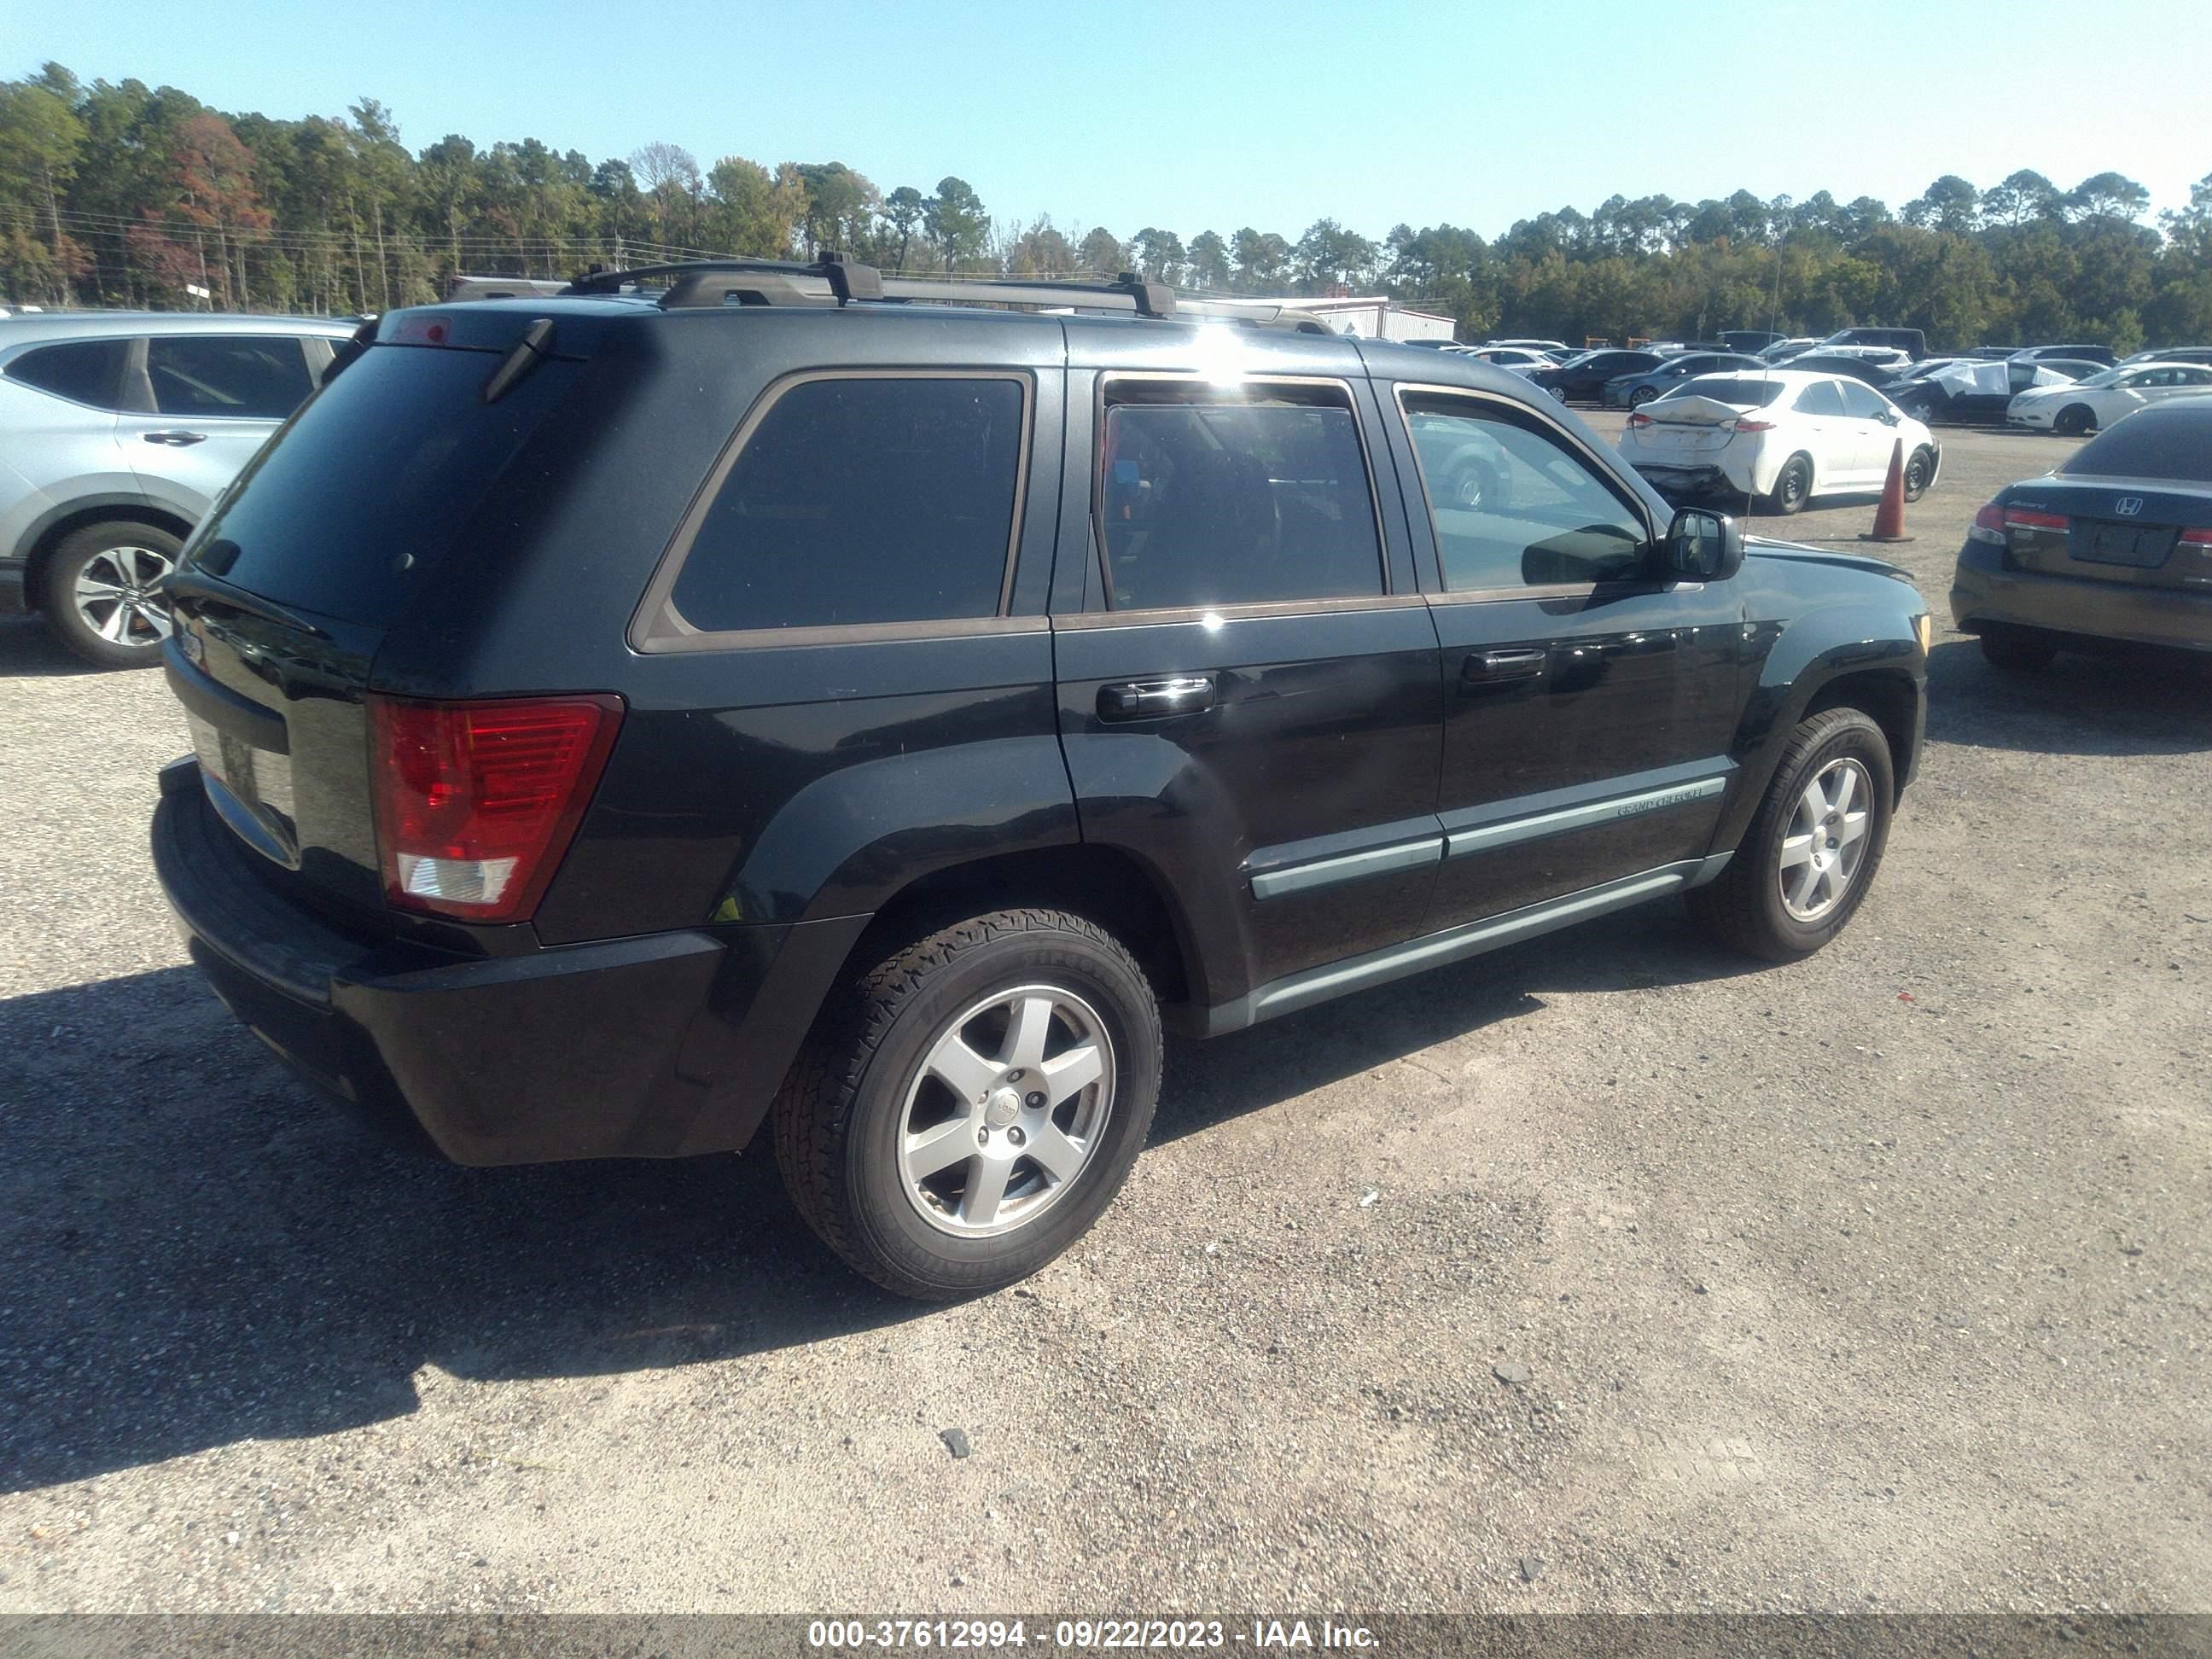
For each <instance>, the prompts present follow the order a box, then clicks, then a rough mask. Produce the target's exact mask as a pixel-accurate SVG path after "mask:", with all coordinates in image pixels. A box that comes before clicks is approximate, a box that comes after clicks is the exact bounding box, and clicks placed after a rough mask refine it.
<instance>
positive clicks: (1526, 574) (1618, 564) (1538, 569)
mask: <svg viewBox="0 0 2212 1659" xmlns="http://www.w3.org/2000/svg"><path fill="white" fill-rule="evenodd" d="M1405 409H1406V420H1407V428H1408V429H1409V430H1410V431H1411V433H1412V435H1413V450H1414V453H1415V455H1416V456H1417V457H1418V459H1419V462H1420V470H1421V484H1422V488H1423V489H1425V491H1426V492H1427V495H1428V500H1429V514H1430V520H1431V523H1432V524H1433V525H1434V526H1435V528H1436V536H1437V553H1438V555H1439V556H1440V557H1441V558H1442V559H1443V578H1444V586H1445V587H1446V588H1448V589H1449V590H1451V591H1453V592H1474V591H1478V590H1491V589H1498V588H1513V587H1550V586H1563V585H1578V584H1582V583H1595V582H1604V581H1624V580H1631V579H1632V578H1634V577H1636V576H1638V574H1642V572H1643V570H1644V562H1645V560H1644V543H1645V537H1646V533H1647V532H1646V531H1645V529H1644V520H1643V517H1642V515H1641V514H1639V513H1638V512H1637V511H1636V510H1635V509H1634V508H1633V507H1631V506H1630V505H1629V504H1628V502H1627V501H1625V500H1623V499H1622V497H1621V496H1620V495H1619V494H1617V493H1616V492H1615V491H1614V490H1613V488H1612V487H1611V486H1610V485H1609V484H1607V483H1606V482H1605V481H1604V480H1603V479H1602V478H1601V477H1599V476H1598V474H1597V473H1596V471H1595V470H1593V469H1592V467H1591V465H1590V464H1589V462H1588V461H1587V460H1585V459H1583V457H1581V456H1579V455H1577V454H1576V453H1574V452H1573V451H1572V450H1571V449H1569V448H1567V447H1565V445H1563V444H1561V443H1559V441H1557V440H1555V439H1553V437H1551V436H1550V435H1548V434H1547V433H1546V432H1545V431H1544V430H1543V428H1541V426H1540V425H1539V424H1538V423H1537V422H1536V421H1535V419H1534V416H1527V415H1523V414H1522V413H1521V412H1520V411H1518V410H1508V409H1504V408H1502V407H1499V406H1496V405H1492V404H1476V403H1470V402H1468V401H1467V400H1464V399H1461V398H1450V397H1445V396H1443V395H1440V394H1435V393H1428V392H1419V393H1410V394H1408V395H1407V398H1406V399H1405Z"/></svg>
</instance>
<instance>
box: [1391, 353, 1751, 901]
mask: <svg viewBox="0 0 2212 1659" xmlns="http://www.w3.org/2000/svg"><path fill="white" fill-rule="evenodd" d="M1399 398H1400V403H1401V407H1402V408H1403V410H1404V412H1405V418H1406V423H1407V433H1408V435H1409V436H1410V439H1411V442H1412V447H1413V453H1414V456H1415V457H1416V459H1417V463H1418V472H1419V477H1420V480H1421V483H1422V486H1423V490H1422V493H1423V494H1424V495H1425V498H1426V500H1427V502H1428V504H1429V514H1428V518H1429V525H1428V526H1427V527H1428V528H1430V529H1431V530H1432V532H1433V535H1434V542H1435V549H1436V552H1437V556H1438V574H1439V576H1440V585H1441V590H1442V591H1440V592H1437V594H1436V595H1435V597H1434V599H1433V602H1432V608H1433V611H1434V614H1435V617H1436V619H1437V635H1438V638H1439V640H1440V641H1441V643H1442V646H1443V674H1444V700H1445V701H1444V745H1443V784H1442V787H1441V792H1440V805H1439V816H1440V817H1441V819H1442V822H1443V827H1444V832H1445V838H1446V852H1447V855H1446V858H1445V860H1444V862H1443V866H1441V869H1440V871H1439V873H1438V877H1437V896H1436V903H1435V906H1434V908H1433V909H1432V911H1431V916H1430V919H1429V921H1428V922H1427V924H1426V927H1425V931H1431V932H1433V931H1437V930H1439V929H1442V928H1445V927H1453V926H1455V925H1457V924H1459V923H1462V922H1466V921H1475V920H1479V919H1480V918H1484V917H1488V916H1494V915H1501V914H1503V913H1504V912H1506V911H1510V910H1515V909H1518V908H1521V907H1522V906H1524V905H1528V904H1534V903H1538V902H1543V901H1545V900H1548V899H1555V898H1559V897H1562V896H1565V895H1567V894H1571V893H1576V892H1579V891H1582V890H1585V889H1588V888H1592V887H1595V886H1599V885H1601V884H1605V883H1607V882H1611V881H1614V880H1616V879H1619V878H1625V877H1628V876H1632V875H1638V874H1641V873H1643V872H1649V871H1652V870H1656V869H1657V868H1659V867H1661V866H1668V865H1674V864H1679V863H1681V862H1684V861H1686V860H1692V859H1697V858H1700V857H1702V856H1703V855H1704V854H1705V852H1706V851H1707V850H1708V848H1709V846H1710V844H1711V839H1712V835H1713V830H1714V828H1715V826H1716V824H1717V822H1718V819H1719V816H1720V809H1721V804H1722V799H1723V795H1724V794H1725V792H1726V791H1727V789H1728V787H1729V781H1730V779H1731V776H1732V775H1733V773H1734V771H1735V766H1734V763H1733V762H1732V761H1731V760H1730V759H1729V749H1730V747H1731V744H1732V742H1733V738H1734V734H1735V724H1736V719H1737V712H1738V708H1739V703H1740V696H1739V689H1738V688H1739V685H1740V684H1741V671H1742V669H1741V665H1742V662H1743V660H1744V650H1743V638H1742V634H1743V628H1742V624H1743V614H1742V606H1741V603H1740V602H1739V600H1738V599H1736V597H1735V594H1734V592H1732V591H1731V589H1732V586H1733V584H1731V583H1725V582H1723V583H1715V584H1699V583H1686V582H1680V581H1676V580H1671V579H1669V578H1668V577H1666V576H1664V575H1663V574H1661V573H1660V572H1659V571H1658V569H1657V568H1656V553H1657V551H1658V549H1657V546H1656V538H1657V536H1658V533H1659V530H1660V526H1656V525H1655V524H1653V523H1652V522H1651V521H1650V519H1649V518H1648V516H1647V514H1646V513H1645V511H1644V507H1643V506H1642V505H1641V504H1640V503H1639V502H1638V501H1637V500H1636V499H1635V498H1634V497H1633V495H1632V494H1631V493H1630V491H1629V490H1628V489H1627V488H1626V486H1625V485H1623V484H1622V483H1620V482H1619V481H1618V480H1616V479H1614V478H1613V477H1611V476H1610V475H1609V473H1608V472H1607V471H1606V469H1604V468H1603V466H1602V465H1601V464H1600V463H1599V462H1598V461H1597V459H1596V458H1595V456H1593V455H1592V454H1591V453H1589V451H1588V450H1587V449H1585V448H1584V447H1583V445H1582V442H1581V441H1580V440H1579V439H1578V438H1577V437H1576V436H1574V435H1571V434H1569V433H1568V432H1566V431H1565V430H1564V429H1562V428H1559V427H1557V426H1555V425H1553V423H1552V422H1549V421H1548V420H1547V419H1545V418H1544V417H1543V416H1541V415H1539V414H1538V413H1537V412H1536V411H1534V410H1528V409H1527V408H1524V407H1523V406H1522V405H1520V404H1510V403H1507V402H1504V401H1503V400H1494V399H1491V398H1485V397H1482V396H1480V395H1477V394H1471V393H1464V392H1446V391H1441V390H1438V391H1419V390H1415V389H1412V388H1401V391H1400V392H1399Z"/></svg>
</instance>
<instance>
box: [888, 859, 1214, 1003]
mask: <svg viewBox="0 0 2212 1659" xmlns="http://www.w3.org/2000/svg"><path fill="white" fill-rule="evenodd" d="M1027 908H1042V909H1054V910H1066V911H1067V912H1069V913H1071V914H1073V915H1079V916H1081V917H1083V918H1084V919H1085V921H1092V922H1096V923H1097V925H1098V926H1099V927H1103V928H1104V929H1105V930H1106V931H1107V932H1108V933H1111V934H1112V935H1113V936H1114V937H1115V939H1119V940H1120V941H1121V943H1122V944H1123V945H1126V946H1127V948H1128V950H1129V952H1130V954H1131V955H1133V956H1134V957H1136V958H1137V961H1138V962H1139V964H1140V965H1141V966H1142V967H1143V968H1144V970H1145V975H1146V978H1148V979H1150V980H1151V981H1152V988H1153V990H1154V991H1155V992H1156V993H1158V996H1159V999H1160V1000H1161V1002H1162V1003H1163V1004H1166V1005H1170V1006H1173V1005H1176V1004H1181V1003H1185V1002H1188V1001H1190V1000H1192V999H1193V998H1194V995H1197V996H1202V995H1203V993H1204V989H1205V987H1206V975H1205V972H1204V968H1203V963H1202V959H1201V957H1200V953H1199V951H1198V947H1197V943H1196V939H1195V936H1194V933H1193V932H1192V929H1191V926H1190V922H1189V919H1188V917H1187V916H1186V915H1184V914H1183V910H1182V906H1181V905H1180V904H1179V903H1178V902H1176V898H1175V895H1174V890H1173V889H1172V888H1170V886H1169V885H1168V884H1167V883H1166V881H1165V880H1164V879H1163V878H1162V877H1161V875H1160V873H1159V872H1158V871H1157V870H1155V869H1153V868H1152V866H1150V865H1148V864H1146V862H1145V861H1144V860H1141V859H1139V858H1138V857H1137V856H1136V855H1135V854H1132V853H1130V852H1127V850H1125V849H1123V848H1118V847H1111V846H1107V845H1103V844H1102V843H1100V842H1071V843H1068V844H1066V845H1062V846H1057V847H1041V848H1030V849H1028V850H1025V851H1021V852H1012V853H1003V854H994V855H993V856H991V857H988V858H981V859H975V860H969V861H967V862H965V863H961V864H954V865H948V866H945V867H944V868H941V869H937V870H932V871H930V872H927V874H925V875H921V876H917V877H916V878H915V879H913V880H912V881H910V882H908V884H906V885H905V886H903V887H902V888H900V889H899V890H897V891H896V893H894V894H892V895H891V896H890V897H889V898H888V899H887V900H885V902H884V903H883V904H882V905H881V906H879V907H878V909H877V911H876V914H875V916H874V918H873V919H872V921H870V922H869V924H868V926H867V927H866V929H865V930H864V931H863V932H862V933H861V935H860V939H858V940H857V941H856V942H855V943H854V946H853V950H852V952H851V954H850V956H849V957H848V958H847V963H846V973H847V974H848V975H849V974H850V973H852V972H853V971H854V970H855V969H860V968H863V967H866V966H867V965H870V964H872V963H874V962H876V961H878V960H879V959H880V958H882V957H884V956H886V955H888V954H889V953H890V951H895V950H896V949H898V948H899V947H900V946H901V945H905V944H908V943H910V942H911V941H912V940H914V939H918V938H921V937H922V936H923V935H925V934H927V933H933V932H935V931H936V930H937V929H938V928H939V927H948V926H950V925H951V924H952V923H953V922H956V921H964V920H965V919H967V918H968V917H969V916H974V915H982V914H984V913H986V912H987V911H992V910H1007V909H1027Z"/></svg>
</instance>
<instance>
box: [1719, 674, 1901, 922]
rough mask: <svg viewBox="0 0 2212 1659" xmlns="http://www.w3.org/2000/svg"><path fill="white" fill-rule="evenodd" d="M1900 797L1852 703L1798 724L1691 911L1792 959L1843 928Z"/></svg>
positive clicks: (1868, 720) (1875, 733) (1885, 754)
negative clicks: (1739, 835) (1730, 854)
mask: <svg viewBox="0 0 2212 1659" xmlns="http://www.w3.org/2000/svg"><path fill="white" fill-rule="evenodd" d="M1896 796H1897V790H1896V781H1895V775H1894V774H1893V770H1892V768H1891V764H1890V757H1889V740H1888V739H1887V738H1885V737H1884V736H1883V735H1882V731H1881V726H1877V725H1876V724H1875V721H1874V720H1873V718H1872V717H1871V716H1869V715H1868V714H1863V713H1862V712H1861V711H1860V710H1858V709H1856V708H1831V709H1828V710H1827V711H1826V712H1825V713H1823V714H1815V715H1814V716H1813V717H1812V718H1811V719H1810V720H1806V721H1804V722H1803V723H1802V724H1801V725H1800V726H1798V727H1797V729H1796V731H1795V732H1792V733H1791V734H1790V741H1789V742H1788V743H1787V744H1785V745H1784V748H1783V750H1782V759H1781V762H1780V763H1779V764H1778V765H1777V766H1776V767H1775V769H1774V780H1773V781H1772V782H1771V784H1770V785H1768V787H1767V791H1766V798H1765V799H1764V800H1763V801H1761V802H1760V803H1759V812H1758V815H1757V816H1756V817H1753V819H1752V821H1751V827H1750V828H1749V829H1747V830H1745V831H1744V836H1743V840H1742V841H1741V842H1740V843H1739V844H1738V845H1737V847H1736V850H1735V857H1734V858H1732V859H1730V860H1729V865H1728V867H1727V869H1725V870H1723V872H1721V874H1720V876H1719V878H1717V879H1716V880H1714V881H1712V882H1710V883H1708V884H1706V885H1705V886H1703V887H1700V888H1698V889H1696V890H1694V891H1692V893H1691V894H1690V896H1689V898H1690V911H1691V914H1692V915H1693V916H1694V917H1695V918H1696V919H1697V921H1698V923H1699V926H1700V927H1703V928H1704V929H1705V931H1706V932H1707V933H1711V935H1712V936H1713V937H1714V938H1716V939H1719V940H1720V941H1721V942H1722V943H1723V944H1724V945H1732V946H1734V947H1735V949H1737V950H1739V951H1745V952H1747V953H1748V954H1749V955H1752V956H1755V957H1765V959H1766V960H1767V961H1769V962H1794V961H1796V959H1797V958H1798V957H1808V956H1810V955H1812V954H1813V952H1814V951H1817V950H1819V949H1820V947H1821V946H1822V945H1826V943H1827V942H1828V941H1829V940H1830V939H1833V938H1835V936H1836V935H1837V934H1838V933H1841V932H1842V931H1843V930H1844V924H1845V923H1846V922H1848V921H1850V919H1851V917H1852V916H1853V915H1855V914H1856V913H1857V910H1858V907H1859V902H1860V901H1861V900H1862V899H1863V898H1864V897H1865V896H1866V890H1867V888H1868V886H1869V884H1871V883H1872V882H1873V880H1874V875H1875V870H1876V869H1878V868H1879V867H1880V866H1881V854H1882V849H1883V848H1884V847H1885V846H1887V844H1888V841H1889V819H1890V811H1891V807H1892V805H1893V803H1894V801H1895V799H1896Z"/></svg>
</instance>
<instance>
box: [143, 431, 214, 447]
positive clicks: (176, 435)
mask: <svg viewBox="0 0 2212 1659" xmlns="http://www.w3.org/2000/svg"><path fill="white" fill-rule="evenodd" d="M145 439H146V441H147V442H148V443H149V444H167V445H169V446H170V447H173V448H176V449H184V448H186V447H189V446H191V445H192V444H204V443H205V442H206V441H207V434H206V433H204V432H149V433H147V434H145Z"/></svg>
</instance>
